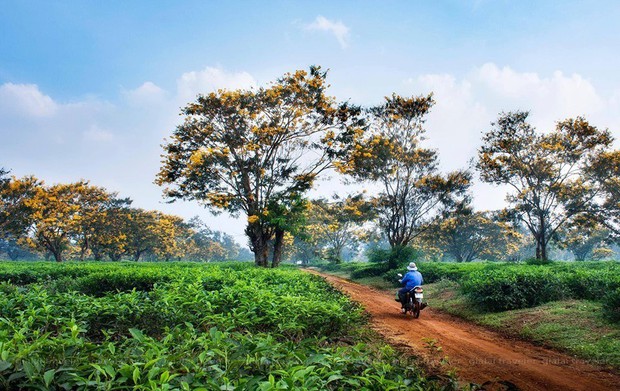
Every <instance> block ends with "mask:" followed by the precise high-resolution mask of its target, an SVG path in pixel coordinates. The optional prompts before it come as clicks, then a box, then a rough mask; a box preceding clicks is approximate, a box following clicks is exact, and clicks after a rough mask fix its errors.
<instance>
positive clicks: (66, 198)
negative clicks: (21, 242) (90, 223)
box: [25, 181, 88, 262]
mask: <svg viewBox="0 0 620 391" xmlns="http://www.w3.org/2000/svg"><path fill="white" fill-rule="evenodd" d="M87 186H88V183H87V182H85V181H80V182H75V183H69V184H57V185H52V186H44V185H41V186H38V187H37V188H36V191H35V192H34V194H33V195H32V196H31V197H29V198H27V199H26V200H25V203H26V205H27V207H28V208H30V210H31V213H32V215H31V216H32V221H31V225H30V227H29V229H30V235H29V236H28V237H27V238H26V240H27V241H28V243H29V244H30V245H31V246H32V247H34V248H36V249H39V250H43V251H46V252H48V253H50V254H52V255H53V257H54V259H55V260H56V261H57V262H62V261H63V259H64V258H63V255H64V253H65V252H66V251H67V250H69V249H70V248H71V247H73V246H74V242H72V239H73V238H74V237H75V236H76V235H77V234H78V233H79V232H80V228H81V223H82V215H81V212H82V205H81V195H82V194H84V191H85V190H86V188H87Z"/></svg>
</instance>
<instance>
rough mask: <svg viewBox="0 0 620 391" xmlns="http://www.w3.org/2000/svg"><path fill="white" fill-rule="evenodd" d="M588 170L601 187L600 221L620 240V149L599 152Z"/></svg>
mask: <svg viewBox="0 0 620 391" xmlns="http://www.w3.org/2000/svg"><path fill="white" fill-rule="evenodd" d="M588 172H589V174H590V175H592V177H593V178H594V179H595V180H596V182H597V183H598V184H599V186H600V187H601V194H600V206H601V207H600V214H599V219H598V221H599V223H601V224H603V225H605V226H606V227H607V228H608V229H609V230H610V231H611V233H612V237H613V239H614V240H615V241H616V242H618V241H620V151H619V150H614V151H607V152H603V153H601V154H599V155H598V156H596V158H595V159H594V160H593V161H592V164H590V167H589V169H588Z"/></svg>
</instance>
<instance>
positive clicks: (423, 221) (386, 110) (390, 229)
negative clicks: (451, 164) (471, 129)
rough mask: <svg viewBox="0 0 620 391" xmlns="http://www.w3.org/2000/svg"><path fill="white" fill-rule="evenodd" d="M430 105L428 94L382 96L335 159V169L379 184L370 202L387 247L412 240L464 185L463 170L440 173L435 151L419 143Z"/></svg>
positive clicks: (466, 177)
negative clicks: (364, 126)
mask: <svg viewBox="0 0 620 391" xmlns="http://www.w3.org/2000/svg"><path fill="white" fill-rule="evenodd" d="M433 104H434V101H433V98H432V95H428V96H419V97H411V98H405V97H400V96H398V95H395V94H393V95H392V97H386V99H385V103H384V104H382V105H379V106H376V107H374V108H371V109H370V110H369V111H368V114H369V119H368V123H369V128H368V131H367V132H366V136H365V137H364V138H362V139H361V140H360V141H359V142H358V143H356V145H355V148H354V150H353V152H352V153H351V154H350V155H348V158H347V159H345V160H343V161H341V162H338V163H337V167H338V168H339V170H340V171H341V172H343V173H345V174H349V175H351V176H352V177H353V178H355V179H357V180H359V181H362V182H364V181H366V182H374V183H378V184H380V185H381V187H382V191H381V193H380V194H379V195H378V196H377V197H376V198H375V205H376V210H377V213H378V216H379V225H380V227H381V229H382V231H383V233H384V234H385V236H386V237H387V239H388V242H389V244H390V246H391V247H392V248H396V247H404V246H407V245H409V244H410V243H412V241H413V240H414V239H415V238H416V237H418V236H419V235H420V234H421V233H422V232H423V231H424V229H425V227H427V226H428V223H429V222H430V221H431V220H433V219H434V218H435V217H436V216H437V214H438V212H439V211H440V209H441V208H442V207H443V206H445V205H446V204H451V203H453V202H454V201H455V197H458V196H460V195H462V194H464V192H465V190H466V189H467V188H468V186H469V184H470V180H471V174H470V173H469V172H468V171H456V172H451V173H449V174H447V175H445V176H444V175H441V174H440V173H439V169H438V164H439V159H438V156H437V152H435V151H434V150H431V149H427V148H423V147H421V145H420V143H421V141H422V140H423V134H424V132H425V131H424V128H423V124H424V116H425V115H426V114H427V113H428V111H429V110H430V108H431V106H432V105H433Z"/></svg>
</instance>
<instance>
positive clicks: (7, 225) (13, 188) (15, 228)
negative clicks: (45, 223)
mask: <svg viewBox="0 0 620 391" xmlns="http://www.w3.org/2000/svg"><path fill="white" fill-rule="evenodd" d="M7 174H8V171H6V170H4V169H0V239H2V238H4V239H9V238H12V239H11V240H16V239H18V238H20V237H22V236H24V235H26V233H27V230H28V228H29V227H30V224H31V222H32V209H31V207H30V206H29V205H28V203H27V200H28V199H30V198H31V197H32V196H33V195H34V194H35V193H36V189H37V188H38V187H39V186H40V185H41V182H40V181H39V180H38V179H36V178H35V177H33V176H27V177H24V178H20V179H17V178H10V177H9V176H8V175H7Z"/></svg>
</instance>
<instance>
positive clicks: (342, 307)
mask: <svg viewBox="0 0 620 391" xmlns="http://www.w3.org/2000/svg"><path fill="white" fill-rule="evenodd" d="M26 270H28V271H29V273H24V271H26ZM0 275H1V276H2V278H3V279H4V282H2V283H0V292H2V294H1V295H0V389H6V390H19V389H40V390H121V389H133V390H277V389H278V390H279V389H298V390H302V389H303V390H330V389H368V390H371V389H375V390H390V389H393V390H396V389H409V388H416V389H442V388H444V387H449V385H442V384H440V383H438V382H436V381H428V380H426V379H424V378H423V376H422V375H421V373H420V372H419V370H418V369H416V368H415V366H414V365H413V363H412V361H411V359H408V358H406V357H402V356H401V355H400V354H398V352H396V351H394V350H393V349H391V348H389V347H387V346H385V345H382V344H379V343H377V342H375V341H374V340H369V339H368V338H367V337H365V335H366V334H367V331H365V329H366V325H365V318H364V316H363V314H362V311H361V309H360V308H359V307H358V306H356V305H354V304H353V303H352V302H351V301H349V300H348V299H347V298H346V297H345V296H343V295H342V294H340V293H339V292H337V291H336V290H335V289H334V288H332V287H331V286H329V285H328V284H326V283H325V282H324V281H323V280H322V279H320V278H318V277H316V276H312V275H308V274H304V273H300V272H299V271H296V270H264V269H256V268H254V267H253V266H252V265H247V264H245V265H240V264H227V265H216V266H211V265H204V264H185V263H181V264H179V263H166V264H123V263H121V264H92V263H86V264H78V265H76V264H67V265H55V264H48V263H30V264H28V265H24V264H19V263H16V264H8V263H0ZM16 276H27V278H22V277H20V278H16ZM9 281H10V282H9ZM343 341H347V342H343ZM349 341H353V342H349Z"/></svg>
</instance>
